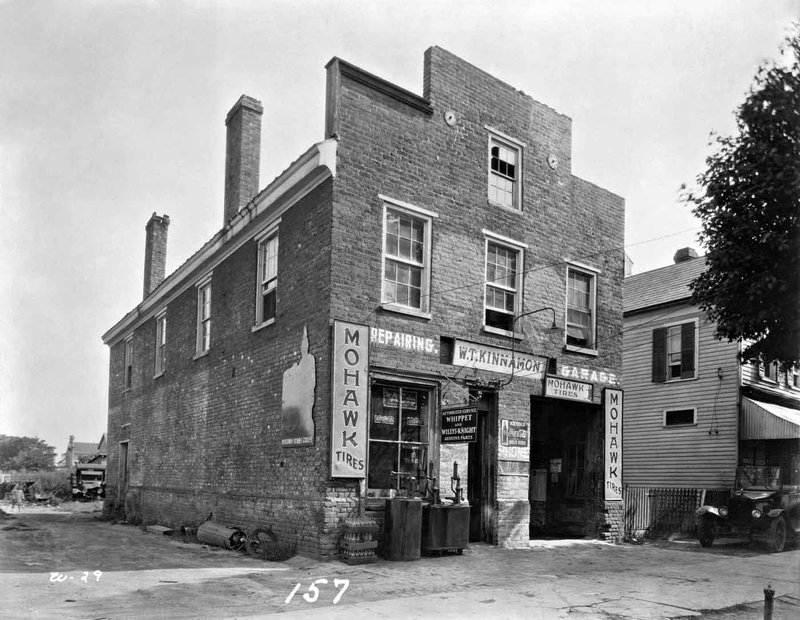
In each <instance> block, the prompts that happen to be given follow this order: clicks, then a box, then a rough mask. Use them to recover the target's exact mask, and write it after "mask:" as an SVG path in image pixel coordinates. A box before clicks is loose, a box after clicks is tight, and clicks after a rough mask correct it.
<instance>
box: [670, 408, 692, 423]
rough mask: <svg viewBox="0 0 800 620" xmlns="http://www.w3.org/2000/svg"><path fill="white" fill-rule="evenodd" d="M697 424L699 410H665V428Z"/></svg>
mask: <svg viewBox="0 0 800 620" xmlns="http://www.w3.org/2000/svg"><path fill="white" fill-rule="evenodd" d="M696 423H697V409H695V408H694V407H692V408H687V409H665V410H664V426H690V425H693V424H696Z"/></svg>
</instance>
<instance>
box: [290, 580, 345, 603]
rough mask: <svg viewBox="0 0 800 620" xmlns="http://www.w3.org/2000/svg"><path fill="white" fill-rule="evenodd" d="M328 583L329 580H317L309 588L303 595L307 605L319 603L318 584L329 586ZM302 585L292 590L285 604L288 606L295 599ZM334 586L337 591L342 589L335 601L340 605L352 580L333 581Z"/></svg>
mask: <svg viewBox="0 0 800 620" xmlns="http://www.w3.org/2000/svg"><path fill="white" fill-rule="evenodd" d="M327 583H328V580H327V579H317V580H315V581H314V582H313V583H312V584H311V585H310V586H308V592H305V593H304V594H303V599H304V600H305V601H306V602H307V603H315V602H316V601H317V599H318V598H319V588H318V587H317V584H327ZM301 585H302V584H300V583H298V584H297V585H296V586H295V587H294V590H292V591H291V592H290V593H289V596H287V597H286V600H285V601H284V603H285V604H287V605H288V604H289V602H290V601H291V600H292V599H293V598H294V595H295V594H297V591H298V590H299V589H300V586H301ZM333 585H334V587H335V588H336V589H339V588H341V589H340V590H339V593H338V594H337V595H336V598H334V599H333V604H334V605H336V603H338V602H339V600H340V599H341V598H342V595H343V594H344V593H345V590H347V588H348V587H350V580H349V579H334V580H333Z"/></svg>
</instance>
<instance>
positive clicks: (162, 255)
mask: <svg viewBox="0 0 800 620" xmlns="http://www.w3.org/2000/svg"><path fill="white" fill-rule="evenodd" d="M168 228H169V215H156V214H155V213H153V215H151V216H150V221H149V222H147V226H145V228H144V229H145V244H144V297H145V298H146V297H147V296H148V295H149V294H150V293H152V292H153V291H154V290H155V289H156V287H157V286H158V285H159V284H161V283H162V282H163V281H164V277H165V276H166V271H167V229H168Z"/></svg>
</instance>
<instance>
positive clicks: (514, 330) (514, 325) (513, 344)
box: [498, 306, 560, 389]
mask: <svg viewBox="0 0 800 620" xmlns="http://www.w3.org/2000/svg"><path fill="white" fill-rule="evenodd" d="M546 310H549V311H550V312H552V313H553V324H552V325H551V326H550V327H549V329H550V331H558V330H559V329H560V327H559V326H558V324H557V323H556V311H555V308H551V307H550V306H545V307H544V308H537V309H536V310H530V311H528V312H523V313H522V314H519V315H517V316H515V317H514V322H513V323H512V324H511V333H512V334H513V335H514V337H513V338H512V339H511V376H510V377H509V378H508V381H506V382H505V383H503V384H500V385H499V386H498V388H499V389H502V388H504V387H506V386H507V385H508V384H509V383H511V382H512V381H513V380H514V370H515V369H516V366H517V365H516V363H515V360H514V358H515V354H516V352H517V351H516V344H517V339H516V334H517V321H519V320H520V319H521V318H522V317H525V316H530V315H532V314H537V313H539V312H545V311H546ZM548 365H549V362H548Z"/></svg>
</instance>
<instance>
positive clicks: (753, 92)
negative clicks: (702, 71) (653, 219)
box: [683, 25, 800, 368]
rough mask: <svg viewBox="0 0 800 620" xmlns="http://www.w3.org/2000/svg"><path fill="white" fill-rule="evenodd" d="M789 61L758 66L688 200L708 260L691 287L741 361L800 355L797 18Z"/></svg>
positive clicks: (790, 361)
mask: <svg viewBox="0 0 800 620" xmlns="http://www.w3.org/2000/svg"><path fill="white" fill-rule="evenodd" d="M794 31H795V34H794V35H793V36H790V37H789V38H788V39H787V40H786V42H785V45H784V46H783V47H782V49H781V55H782V60H783V61H785V62H774V61H773V62H769V63H766V64H764V65H762V66H761V67H759V69H758V72H757V73H756V76H755V80H754V84H753V86H751V88H750V92H749V93H748V95H747V98H746V99H745V101H744V103H743V104H742V105H741V106H740V107H739V108H738V111H737V115H736V124H737V130H738V131H737V134H736V135H733V136H729V137H719V136H714V137H713V138H714V140H713V142H712V143H714V142H715V143H716V146H717V150H716V152H715V153H714V154H713V155H711V156H709V157H708V158H707V159H706V164H707V166H708V168H707V170H706V171H705V172H704V173H702V174H701V175H700V176H698V178H697V183H698V186H699V189H697V190H693V191H690V190H687V189H686V187H685V186H684V187H683V191H684V200H685V201H686V202H687V203H688V204H689V205H690V206H691V207H692V211H693V213H694V214H695V215H696V216H697V217H698V218H699V219H700V221H701V232H700V235H699V237H700V242H701V243H702V244H703V245H705V247H706V249H707V255H706V261H707V268H706V270H705V272H704V273H703V274H701V275H700V276H699V277H697V279H695V280H694V281H693V282H692V283H691V285H690V287H691V289H692V299H693V302H694V303H696V304H698V305H699V306H700V308H701V309H703V310H704V311H705V312H706V314H707V316H708V318H709V320H711V321H713V322H715V323H716V325H717V327H716V335H717V337H718V338H720V339H723V338H727V339H728V341H733V340H736V341H740V342H742V343H743V344H744V345H745V346H744V347H743V349H742V351H741V352H740V354H739V358H740V362H741V363H746V362H750V361H753V362H755V361H759V360H760V361H763V362H767V363H769V362H772V361H778V362H780V363H781V364H782V366H783V367H784V368H785V367H787V366H791V365H795V364H798V363H800V25H795V28H794Z"/></svg>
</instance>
